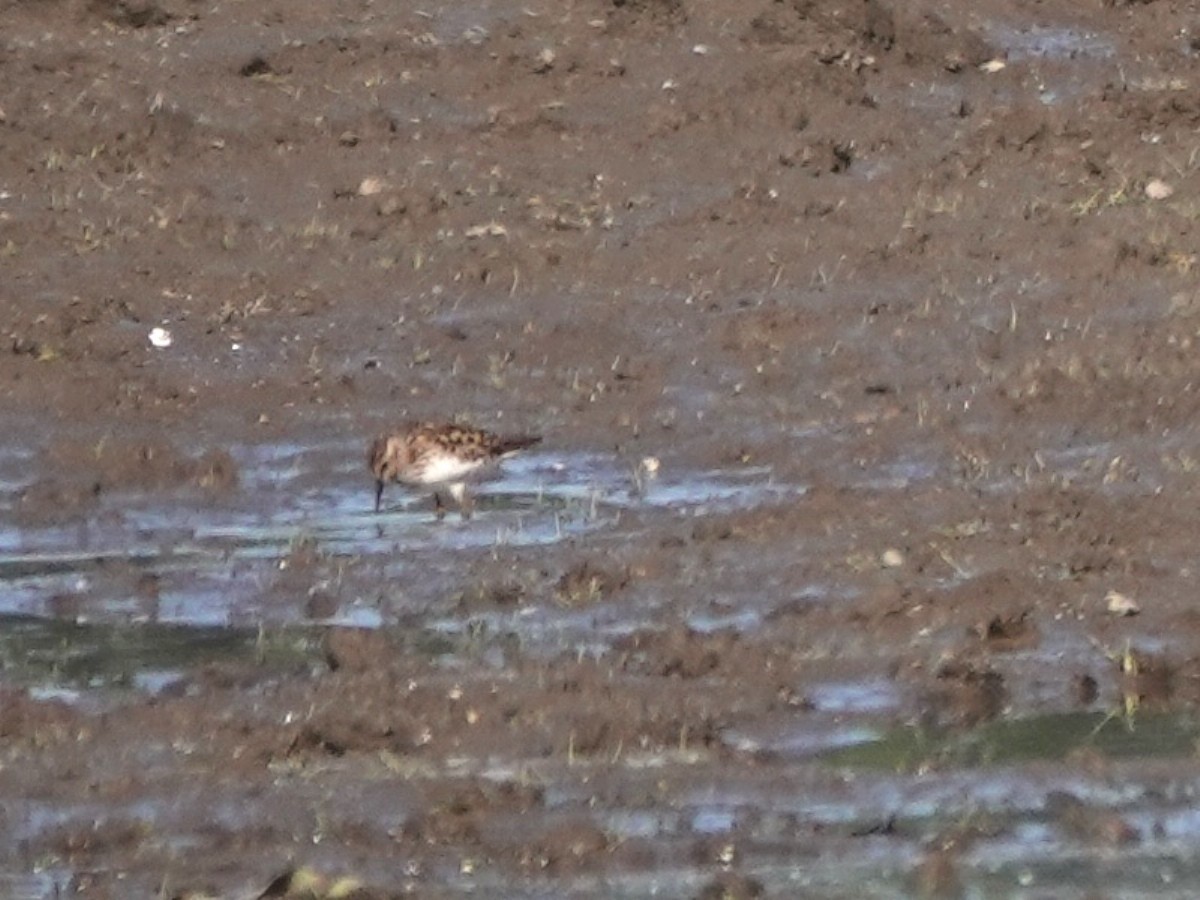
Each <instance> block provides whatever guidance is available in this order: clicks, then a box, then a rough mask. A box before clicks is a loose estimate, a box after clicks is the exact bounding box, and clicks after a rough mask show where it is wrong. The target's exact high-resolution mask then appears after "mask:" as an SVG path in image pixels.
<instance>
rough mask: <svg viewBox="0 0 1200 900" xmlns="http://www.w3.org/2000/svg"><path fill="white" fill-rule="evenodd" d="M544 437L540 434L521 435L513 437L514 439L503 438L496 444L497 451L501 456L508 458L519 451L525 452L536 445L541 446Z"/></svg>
mask: <svg viewBox="0 0 1200 900" xmlns="http://www.w3.org/2000/svg"><path fill="white" fill-rule="evenodd" d="M541 442H542V436H541V435H540V434H521V435H513V436H512V437H502V438H500V439H499V440H498V441H497V442H496V451H497V452H498V453H499V454H500V455H501V456H507V455H508V454H510V453H516V452H517V451H518V450H524V449H525V448H526V447H532V446H533V445H534V444H540V443H541Z"/></svg>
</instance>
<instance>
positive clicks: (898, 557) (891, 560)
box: [879, 547, 904, 569]
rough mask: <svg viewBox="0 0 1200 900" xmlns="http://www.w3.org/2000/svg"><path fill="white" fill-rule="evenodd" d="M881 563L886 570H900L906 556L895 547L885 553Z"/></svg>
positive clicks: (880, 559)
mask: <svg viewBox="0 0 1200 900" xmlns="http://www.w3.org/2000/svg"><path fill="white" fill-rule="evenodd" d="M879 561H880V562H881V563H883V567H884V568H885V569H898V568H900V567H901V566H902V565H904V554H903V553H901V552H900V551H899V550H897V549H896V548H895V547H889V548H888V549H887V550H884V551H883V555H882V556H880V557H879Z"/></svg>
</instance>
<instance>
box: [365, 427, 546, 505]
mask: <svg viewBox="0 0 1200 900" xmlns="http://www.w3.org/2000/svg"><path fill="white" fill-rule="evenodd" d="M540 440H541V437H539V436H537V435H516V436H512V437H501V436H500V435H495V434H492V433H491V432H489V431H484V430H482V429H480V428H471V427H470V426H467V425H452V424H445V425H436V424H430V423H427V422H423V423H421V424H418V425H409V426H405V427H402V428H398V429H396V430H395V431H389V432H388V433H387V434H385V435H383V436H382V437H378V438H376V439H375V440H374V441H372V442H371V449H370V452H369V454H368V456H367V464H368V466H370V469H371V474H372V475H374V476H375V512H379V507H380V504H381V503H382V502H383V486H384V485H385V484H387V483H388V482H389V481H398V482H400V483H401V484H406V485H409V486H410V487H432V488H433V501H434V503H435V504H436V505H437V517H438V518H439V519H441V518H442V517H443V516H445V514H446V510H445V507H444V506H443V505H442V495H441V491H440V488H442V487H445V488H446V490H447V491H449V493H450V496H452V497H453V498H454V499H455V500H456V501H458V506H459V509H460V511H461V512H462V517H463V518H464V519H468V518H470V517H471V503H470V501H469V499H468V498H467V480H468V479H470V478H471V477H472V476H475V475H477V474H481V470H483V469H485V468H487V467H489V466H493V465H495V464H497V463H499V462H500V460H502V459H505V458H507V457H509V456H512V455H513V454H514V453H516V452H518V451H520V450H524V449H525V448H526V447H531V446H533V445H534V444H536V443H538V442H539V441H540Z"/></svg>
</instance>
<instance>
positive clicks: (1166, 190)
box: [1146, 178, 1175, 200]
mask: <svg viewBox="0 0 1200 900" xmlns="http://www.w3.org/2000/svg"><path fill="white" fill-rule="evenodd" d="M1173 193H1175V188H1173V187H1171V186H1170V185H1169V184H1167V183H1166V182H1165V181H1163V180H1162V179H1161V178H1152V179H1150V181H1149V183H1148V184H1147V185H1146V196H1147V197H1149V198H1150V199H1151V200H1166V199H1167V198H1168V197H1170V196H1171V195H1172V194H1173Z"/></svg>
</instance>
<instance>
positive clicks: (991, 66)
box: [979, 59, 1008, 75]
mask: <svg viewBox="0 0 1200 900" xmlns="http://www.w3.org/2000/svg"><path fill="white" fill-rule="evenodd" d="M1007 66H1008V63H1006V62H1005V61H1004V60H1002V59H989V60H988V61H987V62H985V63H983V64H981V65H980V66H979V71H981V72H987V73H988V74H989V75H992V74H994V73H996V72H999V71H1001V70H1002V69H1004V68H1005V67H1007Z"/></svg>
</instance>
